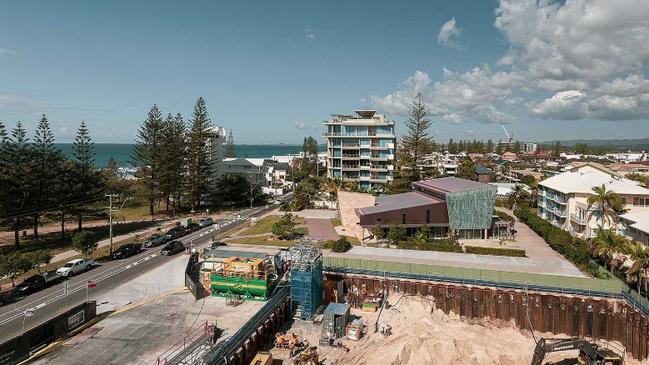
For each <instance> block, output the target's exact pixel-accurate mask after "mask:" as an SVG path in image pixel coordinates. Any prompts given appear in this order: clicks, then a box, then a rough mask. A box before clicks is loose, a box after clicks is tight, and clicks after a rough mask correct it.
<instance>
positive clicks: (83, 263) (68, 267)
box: [56, 259, 94, 278]
mask: <svg viewBox="0 0 649 365" xmlns="http://www.w3.org/2000/svg"><path fill="white" fill-rule="evenodd" d="M93 264H94V261H92V260H84V259H76V260H72V261H68V262H66V263H65V265H63V266H61V267H60V268H59V269H58V270H56V273H57V274H59V275H61V276H63V277H66V278H68V277H71V276H74V275H76V274H78V273H80V272H84V271H87V270H89V269H90V268H91V267H92V265H93Z"/></svg>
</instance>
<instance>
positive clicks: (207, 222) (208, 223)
mask: <svg viewBox="0 0 649 365" xmlns="http://www.w3.org/2000/svg"><path fill="white" fill-rule="evenodd" d="M212 224H214V219H212V218H211V217H208V218H203V219H200V220H199V221H198V225H199V226H201V228H203V227H209V226H211V225H212Z"/></svg>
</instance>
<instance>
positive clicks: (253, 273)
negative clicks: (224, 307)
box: [210, 257, 277, 300]
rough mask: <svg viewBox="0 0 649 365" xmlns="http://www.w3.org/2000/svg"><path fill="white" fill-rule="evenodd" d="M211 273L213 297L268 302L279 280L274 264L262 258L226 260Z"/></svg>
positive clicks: (231, 258) (232, 258) (233, 258)
mask: <svg viewBox="0 0 649 365" xmlns="http://www.w3.org/2000/svg"><path fill="white" fill-rule="evenodd" d="M210 273H211V288H210V289H211V292H212V295H214V296H224V297H231V296H233V295H237V296H239V297H240V298H242V299H253V300H266V299H267V298H268V296H269V290H270V285H271V283H272V282H273V281H274V280H275V279H276V278H277V276H276V273H275V267H274V264H273V262H271V261H270V260H268V259H260V258H245V257H230V258H225V259H223V260H222V262H221V266H220V267H219V268H217V269H215V270H213V271H210Z"/></svg>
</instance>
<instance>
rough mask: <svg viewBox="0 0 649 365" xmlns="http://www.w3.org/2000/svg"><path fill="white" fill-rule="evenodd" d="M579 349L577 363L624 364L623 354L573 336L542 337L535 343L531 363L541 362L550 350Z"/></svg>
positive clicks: (537, 364) (584, 364) (538, 364)
mask: <svg viewBox="0 0 649 365" xmlns="http://www.w3.org/2000/svg"><path fill="white" fill-rule="evenodd" d="M570 350H579V356H578V357H577V363H578V364H579V365H624V356H623V355H622V356H621V355H619V354H617V353H615V352H613V351H611V350H609V349H607V348H602V347H600V346H598V345H597V344H594V343H591V342H589V341H587V340H584V339H581V338H577V337H573V338H548V339H545V338H542V339H540V340H539V341H538V342H537V343H536V348H535V349H534V356H533V357H532V365H541V364H543V359H544V358H545V355H546V354H548V353H550V352H559V351H570Z"/></svg>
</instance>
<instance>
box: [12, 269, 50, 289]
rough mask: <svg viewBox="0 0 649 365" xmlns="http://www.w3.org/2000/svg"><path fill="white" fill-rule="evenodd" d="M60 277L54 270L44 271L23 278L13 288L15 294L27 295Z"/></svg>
mask: <svg viewBox="0 0 649 365" xmlns="http://www.w3.org/2000/svg"><path fill="white" fill-rule="evenodd" d="M59 279H61V275H59V274H58V273H57V272H56V271H46V272H43V273H39V274H34V275H32V276H30V277H28V278H26V279H25V280H23V282H22V283H20V284H18V285H16V287H15V288H14V294H15V295H27V294H31V293H34V292H36V291H39V290H41V289H43V288H45V287H47V286H49V285H50V284H52V283H54V282H56V281H58V280H59Z"/></svg>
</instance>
